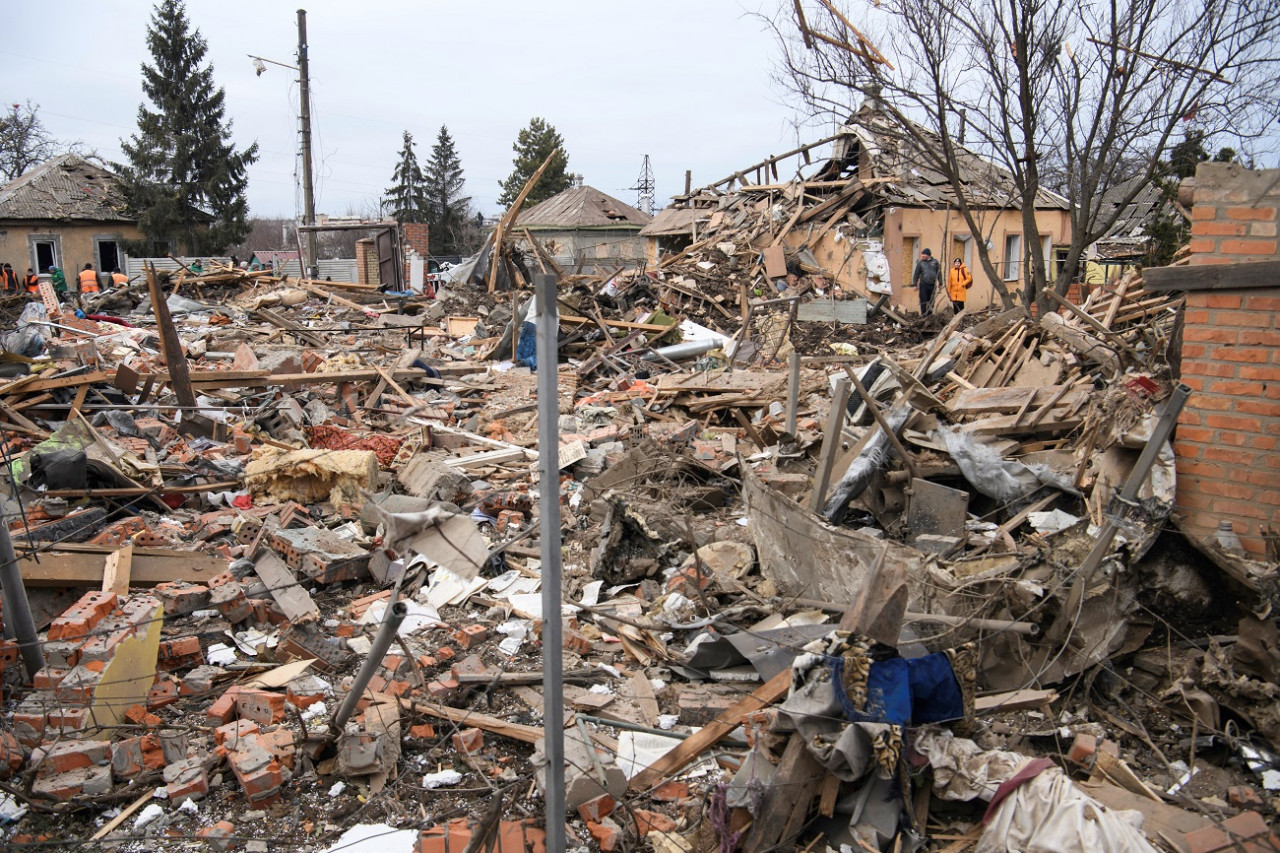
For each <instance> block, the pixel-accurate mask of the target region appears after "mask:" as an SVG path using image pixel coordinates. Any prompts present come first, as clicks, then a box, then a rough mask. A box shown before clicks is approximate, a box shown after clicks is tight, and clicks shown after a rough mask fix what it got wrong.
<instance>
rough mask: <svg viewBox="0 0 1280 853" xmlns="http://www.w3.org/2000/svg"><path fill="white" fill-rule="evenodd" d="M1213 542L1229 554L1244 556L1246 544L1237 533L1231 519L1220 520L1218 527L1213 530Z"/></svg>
mask: <svg viewBox="0 0 1280 853" xmlns="http://www.w3.org/2000/svg"><path fill="white" fill-rule="evenodd" d="M1212 539H1213V543H1214V544H1215V545H1217V546H1218V547H1219V548H1221V549H1222V550H1223V551H1226V552H1227V553H1228V554H1234V555H1237V556H1244V545H1243V544H1242V543H1241V542H1240V537H1239V536H1237V535H1236V532H1235V530H1233V529H1232V527H1231V522H1229V521H1219V522H1218V529H1217V530H1215V531H1214V532H1213V536H1212Z"/></svg>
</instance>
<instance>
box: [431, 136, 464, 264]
mask: <svg viewBox="0 0 1280 853" xmlns="http://www.w3.org/2000/svg"><path fill="white" fill-rule="evenodd" d="M464 183H466V181H465V180H464V179H463V177H462V161H461V160H460V159H459V158H458V151H457V148H455V147H454V144H453V137H452V136H450V135H449V128H448V127H447V126H446V125H441V126H440V133H439V134H438V135H437V136H436V144H435V145H434V146H433V147H432V149H431V157H430V159H428V160H427V169H426V188H427V209H428V210H429V211H430V212H431V219H430V222H431V236H430V241H431V254H433V255H455V254H458V253H459V252H460V251H461V249H460V248H459V246H460V243H461V239H460V238H461V236H462V230H463V228H462V226H463V225H464V224H466V220H467V217H468V215H469V214H468V208H469V207H470V201H471V199H470V198H464V197H463V196H462V186H463V184H464Z"/></svg>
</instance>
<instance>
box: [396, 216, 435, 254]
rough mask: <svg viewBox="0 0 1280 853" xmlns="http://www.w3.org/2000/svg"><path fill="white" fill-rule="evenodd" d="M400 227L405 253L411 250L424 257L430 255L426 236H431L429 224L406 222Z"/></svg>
mask: <svg viewBox="0 0 1280 853" xmlns="http://www.w3.org/2000/svg"><path fill="white" fill-rule="evenodd" d="M401 227H402V228H403V229H404V249H405V254H406V255H407V254H409V252H410V251H413V252H417V253H418V254H419V255H422V257H424V258H427V257H430V256H431V252H430V251H429V248H428V247H429V246H430V243H429V241H428V238H430V236H431V226H429V225H427V223H425V222H406V223H405V224H404V225H403V226H401Z"/></svg>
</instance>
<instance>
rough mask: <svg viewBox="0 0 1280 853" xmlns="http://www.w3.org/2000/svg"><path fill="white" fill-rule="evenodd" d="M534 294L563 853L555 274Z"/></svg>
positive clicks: (547, 710) (546, 727)
mask: <svg viewBox="0 0 1280 853" xmlns="http://www.w3.org/2000/svg"><path fill="white" fill-rule="evenodd" d="M533 284H534V289H535V293H534V297H533V298H534V299H536V300H538V311H537V315H538V316H537V329H538V451H539V452H538V468H539V478H538V494H539V501H538V503H539V513H540V514H541V516H542V518H541V527H542V529H541V540H542V541H541V545H542V696H543V699H542V701H543V705H542V726H543V731H544V732H545V733H546V738H545V741H544V743H543V753H544V754H545V755H546V759H547V766H546V785H545V789H546V798H547V800H546V806H547V814H546V817H547V821H546V822H547V850H548V853H564V849H565V831H564V808H565V806H564V802H565V797H564V627H563V625H562V624H561V617H560V597H561V589H560V586H561V583H560V465H559V453H557V449H558V448H559V446H560V394H559V390H558V385H557V379H558V375H557V374H558V371H559V361H560V359H559V353H558V347H557V343H556V340H557V338H558V336H559V326H560V322H559V316H560V315H559V313H558V312H557V310H556V277H555V276H554V275H546V274H543V273H539V274H537V275H535V276H534V277H533Z"/></svg>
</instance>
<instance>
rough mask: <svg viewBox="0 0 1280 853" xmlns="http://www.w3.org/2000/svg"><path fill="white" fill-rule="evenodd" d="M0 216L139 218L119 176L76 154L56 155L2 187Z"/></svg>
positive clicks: (64, 218)
mask: <svg viewBox="0 0 1280 853" xmlns="http://www.w3.org/2000/svg"><path fill="white" fill-rule="evenodd" d="M0 219H53V220H85V221H89V222H136V221H137V218H136V217H133V216H130V215H129V214H128V212H127V210H126V207H125V203H124V199H123V198H122V196H121V194H120V187H119V184H118V183H117V179H116V176H115V175H114V174H112V173H111V172H108V171H107V170H106V169H104V168H102V167H101V166H96V165H94V164H93V163H90V162H89V161H88V160H85V159H84V158H83V157H77V156H76V155H75V154H63V155H61V156H58V157H54V158H53V159H52V160H49V161H47V162H45V163H42V164H40V165H39V166H36V167H35V168H34V169H31V170H30V171H28V172H26V173H25V174H23V175H19V176H18V177H17V178H14V179H13V180H12V181H10V182H9V183H7V184H5V185H4V187H3V188H0Z"/></svg>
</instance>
